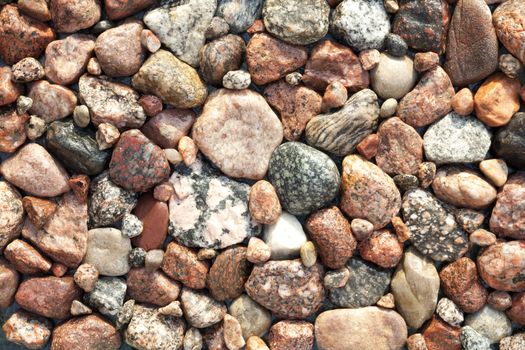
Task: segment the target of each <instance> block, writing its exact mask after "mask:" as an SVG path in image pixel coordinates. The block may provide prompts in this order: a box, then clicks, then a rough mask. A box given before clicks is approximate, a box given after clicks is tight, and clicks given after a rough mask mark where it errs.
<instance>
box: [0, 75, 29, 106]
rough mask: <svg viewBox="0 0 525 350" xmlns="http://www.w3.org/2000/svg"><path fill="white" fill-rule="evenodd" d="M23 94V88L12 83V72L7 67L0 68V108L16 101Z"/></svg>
mask: <svg viewBox="0 0 525 350" xmlns="http://www.w3.org/2000/svg"><path fill="white" fill-rule="evenodd" d="M22 92H23V86H22V85H20V84H16V83H14V82H13V71H12V70H11V68H10V67H9V66H4V67H0V106H5V105H8V104H10V103H13V102H15V101H16V99H17V98H18V96H20V95H21V94H22Z"/></svg>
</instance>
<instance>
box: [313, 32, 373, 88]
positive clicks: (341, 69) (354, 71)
mask: <svg viewBox="0 0 525 350" xmlns="http://www.w3.org/2000/svg"><path fill="white" fill-rule="evenodd" d="M335 81H337V82H340V83H342V84H343V85H344V86H345V87H346V88H347V89H348V90H349V91H352V92H357V91H359V90H362V89H366V88H367V87H368V84H369V82H370V81H369V76H368V72H367V71H366V70H364V69H363V67H362V66H361V62H360V61H359V58H358V56H356V55H355V54H354V52H353V51H352V50H351V49H350V48H348V47H346V46H343V45H341V44H338V43H336V42H333V41H331V40H325V41H323V42H321V43H319V44H317V45H316V46H315V47H314V48H313V49H312V52H311V53H310V58H309V59H308V62H306V67H305V70H304V75H303V83H304V84H305V85H306V86H308V87H310V88H312V89H314V90H316V91H319V92H323V91H325V89H326V87H327V86H328V85H329V84H330V83H333V82H335Z"/></svg>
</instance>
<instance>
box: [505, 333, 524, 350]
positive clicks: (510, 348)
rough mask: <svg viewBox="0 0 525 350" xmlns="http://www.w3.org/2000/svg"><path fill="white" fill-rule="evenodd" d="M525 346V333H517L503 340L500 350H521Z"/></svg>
mask: <svg viewBox="0 0 525 350" xmlns="http://www.w3.org/2000/svg"><path fill="white" fill-rule="evenodd" d="M524 346H525V333H517V334H515V335H513V336H510V337H505V338H503V339H501V341H500V343H499V348H500V350H520V349H522V348H523V347H524Z"/></svg>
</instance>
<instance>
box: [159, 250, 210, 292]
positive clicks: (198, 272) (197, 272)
mask: <svg viewBox="0 0 525 350" xmlns="http://www.w3.org/2000/svg"><path fill="white" fill-rule="evenodd" d="M161 268H162V271H164V272H165V273H166V274H167V275H168V276H169V277H171V278H173V279H174V280H177V281H180V282H182V283H183V284H184V285H186V286H188V287H190V288H194V289H202V288H204V286H205V284H206V276H207V274H208V265H207V264H206V263H205V262H202V261H199V260H198V259H197V254H196V253H195V252H194V251H192V250H190V249H189V248H186V247H185V246H182V245H179V244H177V243H175V242H170V243H169V244H168V247H167V248H166V253H165V254H164V260H163V262H162V266H161Z"/></svg>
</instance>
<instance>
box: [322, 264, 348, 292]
mask: <svg viewBox="0 0 525 350" xmlns="http://www.w3.org/2000/svg"><path fill="white" fill-rule="evenodd" d="M349 278H350V270H348V269H347V268H346V267H343V268H341V269H338V270H332V271H328V272H327V273H326V274H325V276H324V279H323V285H324V286H325V288H326V289H334V288H341V287H343V286H344V285H345V284H346V282H348V279H349Z"/></svg>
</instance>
